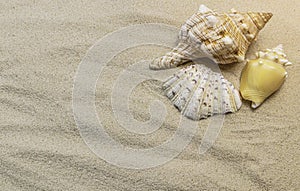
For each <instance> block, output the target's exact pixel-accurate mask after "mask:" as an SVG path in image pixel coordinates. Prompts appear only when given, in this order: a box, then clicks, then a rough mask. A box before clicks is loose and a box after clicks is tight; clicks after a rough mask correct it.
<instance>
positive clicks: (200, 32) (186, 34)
mask: <svg viewBox="0 0 300 191" xmlns="http://www.w3.org/2000/svg"><path fill="white" fill-rule="evenodd" d="M271 17H272V13H254V12H248V13H239V12H237V11H235V10H232V11H231V13H228V14H226V13H223V14H220V13H217V12H214V11H212V10H210V9H209V8H207V7H206V6H204V5H201V6H200V8H199V11H198V12H197V13H196V14H194V15H193V16H192V17H191V18H190V19H188V20H187V21H186V23H185V24H184V25H183V26H182V27H181V31H180V34H179V44H178V46H177V47H175V48H174V49H173V50H172V51H171V52H169V53H167V54H166V55H165V56H163V57H161V58H157V59H155V60H154V61H153V62H152V63H151V64H150V68H151V69H166V68H173V67H176V66H178V65H181V64H184V63H186V62H188V61H191V60H193V59H198V58H202V57H208V58H210V59H212V60H213V61H214V62H216V63H218V64H228V63H235V62H242V61H244V58H245V54H246V52H247V50H248V47H249V45H250V44H251V42H252V41H253V40H254V39H255V38H256V36H257V34H258V32H259V31H260V30H261V29H262V28H263V27H264V26H265V24H266V23H267V22H268V21H269V19H270V18H271Z"/></svg>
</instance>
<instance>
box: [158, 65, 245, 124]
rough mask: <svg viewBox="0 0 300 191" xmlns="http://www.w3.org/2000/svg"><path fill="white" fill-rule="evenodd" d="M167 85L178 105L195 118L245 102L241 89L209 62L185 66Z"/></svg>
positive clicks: (189, 116)
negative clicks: (240, 94) (213, 69)
mask: <svg viewBox="0 0 300 191" xmlns="http://www.w3.org/2000/svg"><path fill="white" fill-rule="evenodd" d="M163 89H164V91H165V93H166V96H167V97H168V98H169V99H170V100H171V101H172V103H173V104H174V106H175V107H176V108H178V110H179V111H181V113H182V114H183V115H184V116H186V117H188V118H190V119H193V120H200V119H203V118H207V117H209V116H212V115H215V114H225V113H233V112H236V111H237V110H238V109H239V108H240V107H241V105H242V102H241V100H240V96H239V92H238V90H236V89H235V88H234V86H233V85H232V84H231V83H230V82H229V81H227V80H226V79H225V78H224V77H223V76H222V75H221V74H220V73H217V72H213V71H212V70H211V69H210V68H208V67H207V66H205V65H199V64H197V65H191V66H188V67H185V68H183V69H181V70H180V71H179V72H177V73H176V74H174V75H173V76H171V77H170V78H169V79H168V80H166V82H165V83H164V85H163Z"/></svg>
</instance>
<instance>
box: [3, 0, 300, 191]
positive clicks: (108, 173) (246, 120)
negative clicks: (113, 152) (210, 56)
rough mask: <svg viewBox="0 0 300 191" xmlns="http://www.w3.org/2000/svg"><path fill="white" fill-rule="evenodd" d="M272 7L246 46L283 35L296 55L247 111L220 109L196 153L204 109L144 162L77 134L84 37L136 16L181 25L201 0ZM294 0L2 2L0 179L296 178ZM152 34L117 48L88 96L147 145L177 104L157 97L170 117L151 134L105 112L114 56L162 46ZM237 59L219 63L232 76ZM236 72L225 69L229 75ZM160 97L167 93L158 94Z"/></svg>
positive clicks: (153, 186)
mask: <svg viewBox="0 0 300 191" xmlns="http://www.w3.org/2000/svg"><path fill="white" fill-rule="evenodd" d="M200 4H205V5H207V6H208V7H210V8H212V9H214V10H218V11H220V12H222V11H228V10H230V9H231V8H232V7H234V8H235V9H237V10H239V11H257V12H259V11H263V12H272V13H273V14H274V16H273V18H272V19H271V20H270V22H269V23H268V24H267V25H266V26H265V28H264V29H263V30H262V31H261V32H260V34H259V37H258V40H257V42H255V43H253V45H252V46H251V47H250V49H249V52H248V56H249V57H250V56H252V55H253V54H254V52H255V51H257V50H258V49H264V48H272V47H275V46H276V45H278V44H279V43H282V44H283V45H284V49H285V53H286V54H287V55H288V58H289V60H290V61H291V62H293V65H292V66H290V67H288V68H287V71H288V74H289V77H288V79H287V81H286V82H285V84H284V85H283V87H282V88H281V89H280V91H278V92H277V93H275V94H274V95H273V96H272V97H271V98H270V99H268V100H267V101H266V102H265V103H264V104H263V105H262V107H260V108H259V109H257V110H255V111H253V110H251V109H250V107H249V102H244V104H243V107H242V108H241V110H240V111H239V112H238V113H236V114H231V115H227V116H226V118H225V122H224V126H223V128H222V130H221V133H220V135H219V137H218V139H217V141H216V143H215V144H214V146H213V147H212V148H211V149H210V150H209V151H208V152H207V153H206V154H205V155H202V156H200V155H199V154H198V146H199V144H200V142H201V138H202V137H203V134H204V132H205V130H206V126H207V124H208V121H209V120H203V121H201V122H200V126H199V129H198V131H197V134H196V136H195V137H194V139H193V140H192V142H191V144H190V145H189V146H188V147H187V148H186V149H185V150H184V151H183V152H182V153H181V154H180V155H179V156H178V157H176V158H175V159H174V160H172V161H170V162H168V163H167V164H165V165H162V166H158V167H155V168H151V169H147V170H128V169H123V168H118V167H116V166H113V165H111V164H109V163H107V162H105V161H104V160H102V159H100V158H99V157H97V156H96V155H95V154H94V153H93V152H92V151H91V150H90V149H89V148H88V146H87V145H86V144H85V143H84V141H83V139H82V138H81V137H80V133H79V130H78V128H77V126H76V124H75V121H74V117H73V112H72V88H73V80H74V76H75V73H76V70H77V67H78V66H79V64H80V62H81V60H82V59H83V58H84V56H85V54H86V52H87V51H88V49H89V47H91V46H92V45H93V44H94V43H95V42H96V41H97V40H98V39H100V38H102V37H103V36H104V35H106V34H108V33H110V32H113V31H115V30H118V29H121V28H122V27H126V26H129V25H133V24H140V23H164V24H169V25H173V26H175V27H178V28H179V27H180V26H181V24H182V23H184V22H185V20H186V19H187V18H189V17H190V16H191V15H192V14H193V13H194V12H195V11H196V10H197V9H198V7H199V5H200ZM298 8H300V1H296V0H289V1H285V0H275V1H267V0H253V1H242V0H237V1H229V0H225V1H221V0H216V1H208V0H203V1H200V0H187V1H180V0H164V1H159V0H152V1H146V0H99V1H89V0H81V1H77V0H74V1H71V0H63V1H56V0H54V1H46V0H40V1H36V0H22V1H17V0H13V1H4V0H2V1H1V2H0V24H1V27H0V113H1V115H0V153H1V155H0V190H1V191H13V190H80V191H83V190H255V191H256V190H272V191H273V190H299V189H300V164H299V163H300V162H299V161H300V139H299V138H300V128H299V125H300V122H299V119H300V109H299V107H300V100H299V95H300V88H299V82H300V65H299V60H300V56H299V55H300V46H299V43H300V36H299V34H300V29H299V23H300V13H299V10H298ZM166 51H167V50H166V49H162V48H160V47H155V46H154V47H153V46H151V47H150V46H149V47H147V46H145V47H138V48H134V49H130V50H127V51H125V52H123V53H122V54H120V55H118V56H117V57H115V58H114V59H113V60H112V61H111V62H110V63H109V67H108V68H107V69H106V70H105V71H104V74H103V76H102V77H103V80H105V81H104V82H105V83H103V81H100V82H99V83H98V84H97V95H96V106H97V112H98V114H99V116H100V117H101V118H102V120H103V124H105V127H106V129H107V130H108V131H109V132H110V135H111V136H112V137H114V138H115V139H116V140H118V141H119V142H121V143H122V144H124V145H128V146H131V147H135V148H140V147H152V146H155V145H158V144H159V143H161V142H163V141H165V140H167V139H168V138H170V135H171V134H172V133H173V132H174V131H175V130H176V123H177V121H174V120H172V119H175V118H176V117H178V116H179V113H178V111H177V110H176V109H175V108H173V107H172V106H171V105H168V102H166V107H167V108H168V111H169V113H168V121H166V122H165V123H164V125H163V126H162V128H161V129H160V130H159V131H158V132H155V133H153V134H151V135H149V136H135V135H134V134H131V133H129V132H126V131H124V130H122V129H121V128H120V127H119V126H118V124H117V121H116V120H115V119H114V116H113V115H112V109H111V104H110V98H109V96H110V91H111V86H110V85H111V84H112V83H113V80H115V79H116V76H115V75H117V74H118V73H119V72H120V71H121V69H122V68H124V67H128V66H129V65H130V64H131V63H132V62H134V61H135V60H139V59H152V58H155V57H157V56H159V55H163V54H164V52H166ZM243 66H244V64H239V65H233V66H229V67H222V69H223V70H222V71H223V72H224V74H225V76H226V77H228V79H229V80H231V81H233V82H234V83H235V84H238V79H239V76H240V72H241V69H242V68H243ZM232 74H233V75H232ZM160 85H161V83H159V82H157V81H149V82H147V83H144V84H142V85H141V86H139V87H137V89H136V91H135V93H134V95H133V96H132V98H133V99H132V100H131V109H132V111H133V115H134V116H135V117H136V118H137V119H139V120H142V121H146V120H148V119H149V116H150V115H149V112H148V109H147V107H148V105H149V103H150V101H151V99H154V98H162V99H164V98H163V96H161V90H160V88H159V87H160ZM165 100H166V99H165Z"/></svg>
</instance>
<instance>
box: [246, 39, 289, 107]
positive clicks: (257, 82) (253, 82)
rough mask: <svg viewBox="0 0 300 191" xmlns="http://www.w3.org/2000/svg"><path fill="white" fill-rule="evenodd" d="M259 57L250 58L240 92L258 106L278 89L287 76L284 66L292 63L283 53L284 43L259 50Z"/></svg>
mask: <svg viewBox="0 0 300 191" xmlns="http://www.w3.org/2000/svg"><path fill="white" fill-rule="evenodd" d="M256 56H257V59H254V60H249V61H248V62H247V64H246V66H245V68H244V69H243V71H242V76H241V84H240V92H241V95H242V97H243V98H244V99H245V100H249V101H252V105H251V106H252V108H257V107H258V106H260V105H261V104H262V103H263V101H264V100H265V99H266V98H267V97H269V96H270V95H272V94H273V93H274V92H275V91H277V90H278V89H279V88H280V87H281V85H282V84H283V82H284V81H285V78H286V76H287V72H286V70H285V68H284V67H283V66H285V65H290V64H291V63H290V62H289V61H288V60H287V59H286V55H285V54H284V53H283V50H282V45H279V46H277V47H276V48H274V49H272V50H271V49H267V50H266V51H259V52H258V53H257V54H256Z"/></svg>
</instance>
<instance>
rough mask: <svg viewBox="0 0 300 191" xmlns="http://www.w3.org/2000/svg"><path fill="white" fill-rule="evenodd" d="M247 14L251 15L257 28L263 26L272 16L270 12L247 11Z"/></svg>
mask: <svg viewBox="0 0 300 191" xmlns="http://www.w3.org/2000/svg"><path fill="white" fill-rule="evenodd" d="M248 15H249V16H250V17H251V19H252V21H253V22H254V24H255V25H256V26H257V28H258V29H259V30H261V29H262V28H264V26H265V25H266V23H267V22H268V21H269V20H270V19H271V18H272V16H273V14H272V13H253V12H249V13H248Z"/></svg>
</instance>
